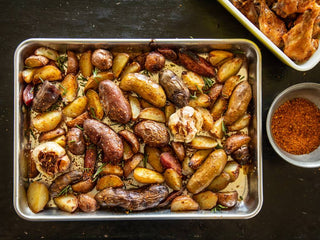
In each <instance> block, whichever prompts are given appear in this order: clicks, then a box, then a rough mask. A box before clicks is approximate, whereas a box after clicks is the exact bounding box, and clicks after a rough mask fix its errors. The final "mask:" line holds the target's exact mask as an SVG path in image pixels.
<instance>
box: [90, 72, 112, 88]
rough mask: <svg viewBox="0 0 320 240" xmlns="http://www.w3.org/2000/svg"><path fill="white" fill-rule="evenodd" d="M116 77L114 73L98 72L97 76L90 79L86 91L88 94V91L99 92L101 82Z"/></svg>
mask: <svg viewBox="0 0 320 240" xmlns="http://www.w3.org/2000/svg"><path fill="white" fill-rule="evenodd" d="M113 78H114V76H113V73H112V72H98V73H97V74H96V75H95V76H91V77H88V81H87V83H86V86H85V87H84V91H85V92H86V91H87V90H88V89H91V88H92V89H94V90H97V88H98V86H99V84H100V82H102V81H104V80H113Z"/></svg>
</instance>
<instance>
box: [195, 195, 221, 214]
mask: <svg viewBox="0 0 320 240" xmlns="http://www.w3.org/2000/svg"><path fill="white" fill-rule="evenodd" d="M193 199H194V200H195V201H196V202H197V203H198V204H199V206H200V209H203V210H208V209H211V208H213V207H214V206H216V205H217V201H218V195H217V194H216V193H213V192H211V191H205V192H202V193H198V194H196V195H194V196H193Z"/></svg>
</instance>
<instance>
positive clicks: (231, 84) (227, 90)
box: [221, 75, 240, 99]
mask: <svg viewBox="0 0 320 240" xmlns="http://www.w3.org/2000/svg"><path fill="white" fill-rule="evenodd" d="M239 82H240V76H239V75H235V76H231V77H229V78H228V79H227V81H226V82H225V83H224V85H223V87H222V91H221V96H222V97H223V98H226V99H228V98H229V97H230V96H231V94H232V92H233V89H234V88H235V87H236V86H237V84H238V83H239Z"/></svg>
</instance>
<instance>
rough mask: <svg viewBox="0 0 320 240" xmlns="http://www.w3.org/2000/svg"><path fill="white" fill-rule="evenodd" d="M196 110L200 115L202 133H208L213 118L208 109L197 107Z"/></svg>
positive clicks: (211, 126)
mask: <svg viewBox="0 0 320 240" xmlns="http://www.w3.org/2000/svg"><path fill="white" fill-rule="evenodd" d="M196 110H197V111H198V112H200V113H201V115H202V119H203V123H202V129H203V130H204V131H210V130H211V129H212V128H213V118H212V116H211V114H210V112H209V110H208V109H206V108H203V107H197V108H196Z"/></svg>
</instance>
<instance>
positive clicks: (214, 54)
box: [209, 50, 233, 66]
mask: <svg viewBox="0 0 320 240" xmlns="http://www.w3.org/2000/svg"><path fill="white" fill-rule="evenodd" d="M231 57H233V54H232V53H231V52H228V51H223V50H213V51H211V52H210V53H209V62H210V63H211V65H212V66H217V65H219V64H221V62H223V61H225V60H226V59H228V58H231Z"/></svg>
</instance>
